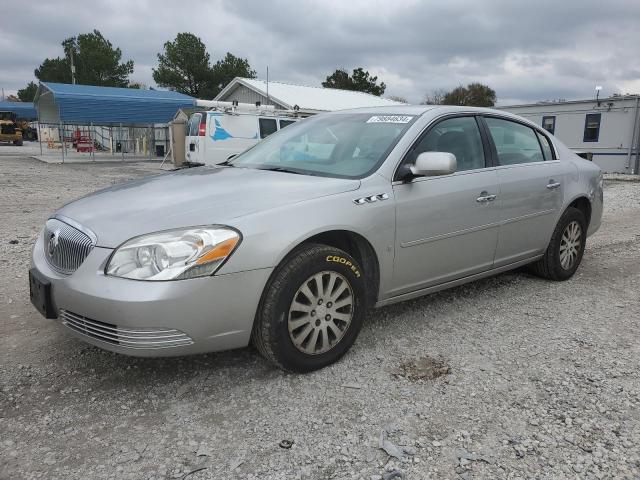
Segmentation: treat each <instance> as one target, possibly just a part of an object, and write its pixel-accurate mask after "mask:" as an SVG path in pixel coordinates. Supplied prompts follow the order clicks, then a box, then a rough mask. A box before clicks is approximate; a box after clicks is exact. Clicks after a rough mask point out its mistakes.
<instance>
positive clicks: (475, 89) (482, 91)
mask: <svg viewBox="0 0 640 480" xmlns="http://www.w3.org/2000/svg"><path fill="white" fill-rule="evenodd" d="M466 101H467V103H466V105H469V106H474V107H493V106H494V105H495V104H496V92H495V90H493V89H492V88H490V87H489V86H487V85H483V84H482V83H479V82H474V83H470V84H469V85H467V100H466Z"/></svg>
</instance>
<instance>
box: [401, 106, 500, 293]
mask: <svg viewBox="0 0 640 480" xmlns="http://www.w3.org/2000/svg"><path fill="white" fill-rule="evenodd" d="M428 151H440V152H449V153H453V154H454V155H455V156H456V160H457V171H456V172H455V173H453V174H450V175H442V176H434V177H419V178H414V179H413V180H411V181H409V182H397V181H396V182H394V186H393V191H394V196H395V201H396V245H395V252H396V256H395V263H394V289H393V291H392V292H391V294H392V295H400V294H403V293H408V292H411V291H415V290H420V289H423V288H428V287H430V286H434V285H438V284H442V283H446V282H449V281H452V280H455V279H458V278H462V277H466V276H469V275H473V274H476V273H480V272H483V271H486V270H489V269H491V268H492V266H493V259H494V255H495V251H496V245H497V241H498V230H499V221H500V208H499V203H500V202H499V201H496V200H497V198H498V194H499V191H498V177H497V173H496V171H495V169H494V168H492V166H491V165H490V164H489V162H490V160H489V158H490V155H489V148H488V145H487V141H486V139H485V138H483V134H482V133H481V130H480V128H479V126H478V122H477V121H476V118H475V117H474V116H458V117H450V118H447V119H445V120H441V121H440V122H439V123H437V124H436V125H434V126H432V127H430V128H429V129H428V130H427V131H426V133H425V134H423V135H422V137H421V138H420V139H419V140H418V141H417V142H416V144H414V146H413V148H412V150H411V151H410V152H409V153H408V154H407V158H406V159H405V161H407V162H409V163H413V162H414V161H415V158H416V157H417V156H418V155H419V154H420V153H422V152H428Z"/></svg>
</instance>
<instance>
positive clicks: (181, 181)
mask: <svg viewBox="0 0 640 480" xmlns="http://www.w3.org/2000/svg"><path fill="white" fill-rule="evenodd" d="M359 186H360V181H359V180H349V179H339V178H327V177H317V176H310V175H296V174H291V173H285V172H273V171H267V170H257V169H248V168H237V167H198V168H190V169H184V170H180V171H177V172H173V173H168V174H161V175H155V176H150V177H147V178H144V179H142V180H137V181H133V182H127V183H123V184H120V185H116V186H113V187H110V188H107V189H104V190H100V191H98V192H95V193H92V194H90V195H88V196H86V197H83V198H80V199H79V200H75V201H73V202H71V203H69V204H67V205H65V206H64V207H62V208H61V209H60V210H58V212H57V214H58V215H62V216H64V217H67V218H69V219H71V220H74V221H76V222H78V223H80V224H81V225H83V226H85V227H87V228H89V229H90V230H91V231H92V232H93V233H95V235H96V237H97V246H100V247H108V248H115V247H117V246H118V245H120V244H121V243H122V242H124V241H126V240H128V239H130V238H132V237H135V236H137V235H143V234H145V233H151V232H157V231H160V230H168V229H171V228H180V227H190V226H195V225H210V224H226V223H228V222H230V221H231V220H232V219H234V218H237V217H241V216H244V215H248V214H251V213H255V212H259V211H264V210H268V209H272V208H276V207H279V206H282V205H285V204H291V203H297V202H302V201H305V200H310V199H312V198H318V197H323V196H327V195H335V194H338V193H342V192H347V191H351V190H356V189H358V188H359Z"/></svg>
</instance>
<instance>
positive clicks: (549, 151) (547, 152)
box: [536, 132, 555, 160]
mask: <svg viewBox="0 0 640 480" xmlns="http://www.w3.org/2000/svg"><path fill="white" fill-rule="evenodd" d="M536 134H537V135H538V140H540V145H542V153H544V159H545V160H555V158H554V156H553V148H551V142H550V141H549V139H548V138H547V136H546V135H542V134H541V133H540V132H536Z"/></svg>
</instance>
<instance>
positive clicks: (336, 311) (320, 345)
mask: <svg viewBox="0 0 640 480" xmlns="http://www.w3.org/2000/svg"><path fill="white" fill-rule="evenodd" d="M365 298H366V297H365V284H364V273H363V271H362V268H361V266H360V265H359V264H358V262H357V261H356V260H355V259H354V258H353V257H351V256H350V255H349V254H348V253H346V252H344V251H342V250H340V249H337V248H333V247H329V246H326V245H319V244H308V245H304V246H303V247H301V248H299V249H298V250H296V251H295V252H293V253H292V254H291V255H290V256H289V257H288V259H286V260H285V261H284V262H283V264H282V265H281V266H280V267H278V269H277V270H276V271H275V272H274V274H273V277H272V278H271V280H270V281H269V284H268V285H267V287H266V289H265V292H264V294H263V298H262V301H261V303H260V309H259V311H258V314H257V316H256V321H255V324H254V328H253V332H252V341H253V343H254V345H255V346H256V348H257V349H258V351H259V352H260V353H261V354H262V355H263V356H264V357H265V358H266V359H268V360H269V361H271V362H272V363H273V364H275V365H276V366H278V367H280V368H282V369H283V370H289V371H294V372H310V371H312V370H317V369H319V368H322V367H325V366H327V365H329V364H331V363H333V362H335V361H337V360H338V359H339V358H340V357H342V356H343V355H344V354H345V353H346V352H347V351H348V350H349V348H350V347H351V345H353V343H354V342H355V340H356V338H357V336H358V333H359V332H360V328H361V327H362V322H363V318H364V308H365V305H364V301H365Z"/></svg>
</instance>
